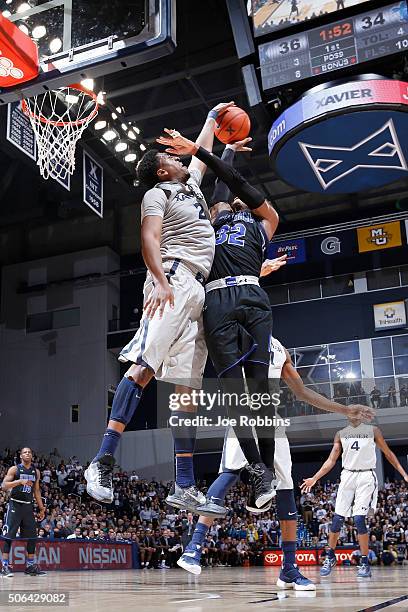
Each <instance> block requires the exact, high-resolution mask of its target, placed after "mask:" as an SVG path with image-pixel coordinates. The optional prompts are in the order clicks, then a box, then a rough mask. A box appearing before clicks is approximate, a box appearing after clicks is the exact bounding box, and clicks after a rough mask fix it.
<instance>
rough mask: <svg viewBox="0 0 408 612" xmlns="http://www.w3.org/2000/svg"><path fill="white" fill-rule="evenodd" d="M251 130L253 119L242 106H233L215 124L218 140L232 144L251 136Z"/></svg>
mask: <svg viewBox="0 0 408 612" xmlns="http://www.w3.org/2000/svg"><path fill="white" fill-rule="evenodd" d="M250 131H251V120H250V118H249V117H248V115H247V113H246V112H245V111H244V110H242V108H238V107H237V106H233V107H231V108H228V109H227V110H226V111H225V113H223V114H222V115H221V117H220V118H219V120H218V121H217V123H216V125H215V130H214V133H215V135H216V137H217V138H218V140H221V142H223V143H224V144H230V143H231V142H237V141H238V140H243V139H244V138H246V137H247V136H249V132H250Z"/></svg>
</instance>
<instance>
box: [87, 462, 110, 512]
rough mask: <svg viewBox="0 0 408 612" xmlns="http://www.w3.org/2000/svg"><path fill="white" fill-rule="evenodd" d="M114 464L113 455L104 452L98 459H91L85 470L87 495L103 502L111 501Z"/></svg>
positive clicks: (108, 502)
mask: <svg viewBox="0 0 408 612" xmlns="http://www.w3.org/2000/svg"><path fill="white" fill-rule="evenodd" d="M114 465H115V458H114V457H113V455H110V454H109V453H106V454H105V455H104V456H103V457H101V458H100V459H99V461H93V462H92V463H91V464H90V465H89V467H88V468H87V469H86V470H85V473H84V476H85V479H86V490H87V493H88V495H90V496H91V497H93V498H94V499H96V500H97V501H99V502H102V503H104V504H111V503H112V502H113V484H112V473H113V467H114Z"/></svg>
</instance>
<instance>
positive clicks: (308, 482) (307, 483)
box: [300, 478, 316, 493]
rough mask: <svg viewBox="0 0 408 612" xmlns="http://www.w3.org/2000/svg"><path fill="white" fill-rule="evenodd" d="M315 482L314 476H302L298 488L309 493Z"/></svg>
mask: <svg viewBox="0 0 408 612" xmlns="http://www.w3.org/2000/svg"><path fill="white" fill-rule="evenodd" d="M315 484H316V480H315V479H314V478H304V479H303V482H302V484H301V486H300V490H301V492H302V493H310V491H311V490H312V488H313V487H314V486H315Z"/></svg>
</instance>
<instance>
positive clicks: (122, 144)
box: [115, 141, 128, 153]
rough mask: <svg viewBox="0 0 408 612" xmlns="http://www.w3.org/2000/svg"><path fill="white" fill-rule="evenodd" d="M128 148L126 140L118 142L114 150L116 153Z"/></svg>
mask: <svg viewBox="0 0 408 612" xmlns="http://www.w3.org/2000/svg"><path fill="white" fill-rule="evenodd" d="M127 148H128V145H127V143H126V142H123V141H121V142H118V144H117V145H116V147H115V151H117V152H118V153H122V152H123V151H126V149H127Z"/></svg>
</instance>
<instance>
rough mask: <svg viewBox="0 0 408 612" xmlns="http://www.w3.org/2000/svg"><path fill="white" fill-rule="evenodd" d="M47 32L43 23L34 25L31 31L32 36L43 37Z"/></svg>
mask: <svg viewBox="0 0 408 612" xmlns="http://www.w3.org/2000/svg"><path fill="white" fill-rule="evenodd" d="M46 34H47V28H46V27H45V26H43V25H39V26H35V28H34V29H33V31H32V35H33V38H37V40H38V39H39V38H43V36H45V35H46Z"/></svg>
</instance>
